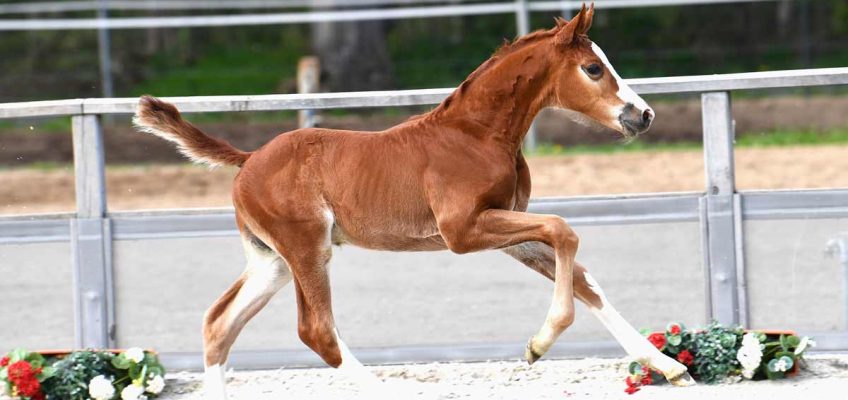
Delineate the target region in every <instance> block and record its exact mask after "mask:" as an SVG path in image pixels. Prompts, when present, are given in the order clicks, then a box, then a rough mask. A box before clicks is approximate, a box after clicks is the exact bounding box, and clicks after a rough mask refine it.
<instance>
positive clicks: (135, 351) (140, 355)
mask: <svg viewBox="0 0 848 400" xmlns="http://www.w3.org/2000/svg"><path fill="white" fill-rule="evenodd" d="M124 356H125V357H127V359H129V360H132V361H135V362H137V363H140V362H141V361H142V360H144V350H142V349H140V348H138V347H133V348H131V349H128V350H127V351H126V352H125V353H124Z"/></svg>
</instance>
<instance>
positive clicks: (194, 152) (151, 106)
mask: <svg viewBox="0 0 848 400" xmlns="http://www.w3.org/2000/svg"><path fill="white" fill-rule="evenodd" d="M133 125H135V127H136V128H137V129H138V130H140V131H143V132H148V133H152V134H154V135H156V136H159V137H161V138H163V139H165V140H169V141H172V142H174V143H176V144H177V149H178V150H179V151H180V153H183V155H185V156H186V157H188V158H189V159H191V160H192V161H194V162H197V163H204V164H208V165H210V166H213V167H215V166H219V165H235V166H238V167H241V166H242V164H244V162H245V161H247V159H248V157H250V153H249V152H245V151H241V150H239V149H236V148H235V147H233V146H232V145H231V144H229V143H227V142H225V141H223V140H220V139H215V138H213V137H210V136H209V135H207V134H205V133H203V132H202V131H201V130H200V129H197V128H196V127H195V126H194V125H192V124H190V123H188V122H187V121H185V120H184V119H183V118H182V117H181V116H180V112H179V111H178V110H177V107H174V105H173V104H171V103H167V102H164V101H162V100H159V99H157V98H155V97H152V96H142V97H141V99H140V100H139V102H138V110H136V112H135V116H134V117H133Z"/></svg>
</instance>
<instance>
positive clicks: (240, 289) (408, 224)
mask: <svg viewBox="0 0 848 400" xmlns="http://www.w3.org/2000/svg"><path fill="white" fill-rule="evenodd" d="M593 12H594V8H593V7H590V8H588V9H587V8H586V7H585V6H584V7H583V9H582V10H581V11H580V13H579V14H578V15H577V16H576V17H574V19H572V20H571V21H565V20H561V19H559V20H557V26H556V27H555V28H553V29H550V30H547V31H537V32H534V33H531V34H529V35H526V36H524V37H521V38H519V39H517V40H516V41H515V42H514V43H512V44H510V45H505V46H504V47H502V48H501V49H500V50H498V51H497V52H496V53H495V54H494V55H493V56H492V57H491V58H490V59H489V60H488V61H486V62H485V63H483V64H482V65H481V66H480V67H479V68H477V70H475V71H474V72H473V73H472V74H471V75H470V76H469V77H468V78H467V79H466V80H465V81H464V82H463V83H462V84H461V85H460V86H459V88H457V89H456V90H455V91H454V92H453V93H452V94H451V95H450V96H449V97H448V98H446V99H445V100H444V101H443V102H442V103H441V104H440V105H439V106H438V107H436V108H435V109H433V110H432V111H431V112H429V113H427V114H424V115H421V116H418V117H415V118H412V119H410V120H409V121H407V122H404V123H402V124H400V125H397V126H394V127H392V128H390V129H387V130H385V131H381V132H372V133H365V132H352V131H341V130H331V129H316V128H309V129H299V130H296V131H293V132H289V133H286V134H282V135H279V136H277V137H276V138H275V139H273V140H272V141H271V142H269V143H268V144H266V145H265V146H263V147H262V148H260V149H259V150H257V151H254V152H244V151H240V150H237V149H235V148H233V147H232V146H230V145H229V144H228V143H226V142H223V141H221V140H217V139H214V138H211V137H209V136H207V135H206V134H204V133H203V132H201V131H200V130H198V129H197V128H195V127H194V126H192V125H191V124H189V123H188V122H186V121H185V120H183V119H182V118H181V117H180V113H179V112H178V111H177V109H176V108H175V107H174V106H173V105H172V104H169V103H166V102H163V101H161V100H158V99H155V98H152V97H147V96H145V97H142V98H141V100H140V103H139V107H138V112H137V114H136V117H135V120H134V122H135V124H136V126H137V127H138V128H140V129H141V130H143V131H147V132H150V133H153V134H155V135H158V136H161V137H163V138H165V139H167V140H170V141H173V142H175V143H176V144H177V146H178V147H179V150H180V151H181V152H182V153H183V154H185V155H186V156H188V157H190V158H191V159H192V160H194V161H197V162H203V163H207V164H210V165H234V166H239V167H241V171H240V172H239V174H238V176H237V177H236V179H235V182H234V187H233V203H234V205H235V214H236V222H237V224H238V228H239V230H240V231H241V236H242V241H243V245H244V249H245V253H246V254H247V268H246V269H245V271H244V273H243V274H242V275H241V277H239V278H238V280H236V282H235V283H234V284H233V285H232V287H230V288H229V289H228V290H227V291H226V292H225V293H224V294H223V295H222V296H221V297H220V298H219V299H218V300H217V301H216V302H215V303H214V304H213V305H212V307H211V308H209V310H208V311H207V313H206V316H205V320H204V325H203V338H204V357H205V365H206V376H207V379H206V389H207V393H208V394H210V395H212V396H214V397H216V398H221V397H225V396H226V394H225V390H224V389H225V388H224V380H223V371H224V364H225V362H226V360H227V355H228V353H229V350H230V347H231V346H232V344H233V342H234V341H235V339H236V336H238V334H239V332H240V331H241V329H242V328H243V327H244V325H245V324H246V323H247V322H248V321H249V320H250V318H251V317H253V316H254V315H255V314H256V313H257V312H258V311H259V310H260V309H262V307H263V306H265V304H267V303H268V301H269V299H270V298H271V297H272V296H273V295H274V294H275V293H276V292H277V291H278V290H280V288H282V287H283V286H285V285H286V284H287V283H289V282H290V281H292V280H293V281H294V285H295V292H296V296H297V307H298V334H299V336H300V338H301V340H302V341H303V342H304V343H305V344H306V345H307V346H309V347H310V348H311V349H312V350H313V351H315V352H316V353H317V354H318V355H320V356H321V358H322V359H324V361H326V363H327V364H329V365H331V366H333V367H337V368H340V369H342V370H348V371H351V372H353V373H357V374H359V375H358V376H360V377H364V376H368V375H369V374H368V373H367V371H366V370H364V369H363V368H362V365H361V364H360V363H359V362H358V361H357V360H356V358H354V356H353V354H351V352H350V351H349V350H348V348H347V346H346V345H345V344H344V343H343V342H342V340H341V339H340V338H339V335H338V332H337V330H336V326H335V323H334V320H333V311H332V309H331V302H330V282H329V279H328V276H327V266H328V262H329V261H330V256H331V254H332V245H334V244H336V245H340V244H343V243H348V244H352V245H356V246H361V247H364V248H369V249H378V250H391V251H423V250H443V249H449V250H451V251H453V252H455V253H468V252H473V251H481V250H489V249H500V250H502V251H504V252H505V253H507V254H509V255H510V256H512V257H514V258H516V259H518V260H519V261H520V262H522V263H524V264H525V265H527V266H528V267H530V268H532V269H534V270H536V271H538V272H539V273H541V274H542V275H544V276H545V277H547V278H549V279H551V280H553V281H554V293H553V301H552V303H551V306H550V309H549V310H548V314H547V318H546V320H545V322H544V325H542V328H541V329H540V330H539V332H538V333H537V334H536V335H535V336H533V337H532V338H530V341H529V342H528V343H527V349H526V359H527V361H528V362H530V363H533V362H534V361H536V360H538V359H539V357H541V356H542V355H543V354H545V352H546V351H548V349H549V348H550V347H551V345H553V343H554V341H555V340H556V339H557V337H559V336H560V334H561V333H562V332H563V331H564V330H565V329H566V328H568V326H569V325H571V323H572V321H573V320H574V300H573V299H574V298H575V297H576V298H578V299H579V300H581V301H583V302H584V303H586V305H587V306H588V307H589V309H590V310H591V311H592V312H593V313H594V314H595V315H596V316H597V317H598V318H599V319H600V320H601V322H602V323H603V324H604V325H605V326H606V328H607V329H609V331H610V332H611V333H612V335H613V336H614V337H615V338H616V339H617V340H618V342H619V343H620V344H621V345H622V347H624V349H625V350H626V351H627V352H628V353H629V354H630V355H631V356H632V357H634V358H636V359H638V360H640V361H642V362H645V363H647V364H649V365H651V366H652V367H654V368H656V369H658V370H659V371H661V372H662V373H663V374H664V375H665V376H666V377H667V378H668V379H669V380H670V381H671V382H672V383H674V384H677V385H688V384H691V383H692V382H693V381H692V380H691V378H690V377H689V376H688V374H687V373H686V368H685V367H684V366H683V365H681V364H680V363H678V362H676V361H675V360H672V359H670V358H668V357H666V356H664V355H663V354H661V353H660V352H659V351H658V350H657V349H656V348H654V347H653V346H652V345H651V344H650V343H649V342H648V341H647V340H646V339H645V338H643V337H642V336H641V335H640V334H639V333H638V332H637V331H636V330H635V329H633V327H631V326H630V325H629V324H628V323H627V322H626V321H625V320H624V319H623V318H622V317H621V316H620V315H619V314H618V313H617V312H616V311H615V309H614V308H613V307H612V306H611V305H610V304H609V303H608V302H607V300H606V297H605V296H604V294H603V292H602V291H601V289H600V287H599V286H598V284H597V283H596V282H595V281H594V280H593V279H592V277H591V276H590V275H589V273H588V272H587V271H586V269H585V268H584V267H583V266H581V265H580V264H577V263H575V261H574V257H575V254H576V252H577V245H578V239H577V235H576V234H575V232H574V231H573V230H572V229H571V227H569V225H568V224H567V223H566V221H565V220H564V219H562V218H560V217H558V216H556V215H536V214H529V213H526V212H525V210H526V209H527V204H528V199H529V198H530V172H529V170H528V167H527V163H526V161H525V160H524V155H523V154H522V152H521V145H522V141H523V139H524V135H525V133H526V132H527V130H528V128H529V127H530V123H531V122H532V121H533V118H534V117H535V116H536V114H537V113H538V112H539V111H540V110H541V109H543V108H546V107H556V108H561V109H565V110H568V111H569V112H570V113H571V115H572V116H574V117H575V118H577V119H583V120H587V121H594V122H596V123H600V124H602V125H604V126H606V127H609V128H611V129H614V130H616V131H618V132H620V133H621V134H622V135H623V136H624V137H625V138H632V137H635V136H636V135H639V134H640V133H643V132H645V131H647V130H648V128H649V127H650V125H651V122H652V119H653V117H654V115H653V111H652V110H651V109H650V108H649V107H648V105H647V104H645V102H644V101H643V100H642V99H641V98H640V97H639V96H638V95H636V94H635V93H634V92H633V91H632V90H631V89H630V88H628V87H627V85H626V84H625V83H624V82H623V81H622V80H621V78H620V77H619V76H618V74H616V72H615V70H614V69H613V68H612V65H610V63H609V61H608V60H607V58H606V57H605V56H604V53H603V52H602V51H601V49H600V48H599V47H598V46H597V45H595V44H594V43H592V42H591V41H590V40H589V38H588V37H587V36H586V32H587V31H588V30H589V27H590V26H591V24H592V15H593Z"/></svg>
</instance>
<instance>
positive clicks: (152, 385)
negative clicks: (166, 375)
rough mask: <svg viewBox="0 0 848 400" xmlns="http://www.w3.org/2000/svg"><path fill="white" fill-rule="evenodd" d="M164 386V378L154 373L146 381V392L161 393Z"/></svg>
mask: <svg viewBox="0 0 848 400" xmlns="http://www.w3.org/2000/svg"><path fill="white" fill-rule="evenodd" d="M164 388H165V380H164V379H162V377H161V376H159V375H156V376H154V377H153V378H151V379H150V380H148V381H147V392H148V393H153V394H159V393H162V389H164Z"/></svg>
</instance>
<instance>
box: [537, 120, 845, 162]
mask: <svg viewBox="0 0 848 400" xmlns="http://www.w3.org/2000/svg"><path fill="white" fill-rule="evenodd" d="M844 143H848V126H846V127H844V128H840V129H830V130H825V131H817V130H812V129H811V130H777V131H770V132H746V133H743V134H739V135H737V136H736V141H735V146H736V147H737V148H745V147H780V146H814V145H826V144H844ZM701 148H702V144H701V143H700V142H676V143H648V142H642V141H639V140H636V141H634V142H631V143H627V144H625V143H610V144H599V145H576V146H562V145H559V144H550V143H543V144H540V145H539V146H538V148H537V149H536V151H534V152H533V153H531V155H534V156H544V155H568V154H587V153H625V152H631V153H632V152H645V151H654V152H658V151H681V150H684V151H685V150H700V149H701Z"/></svg>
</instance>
